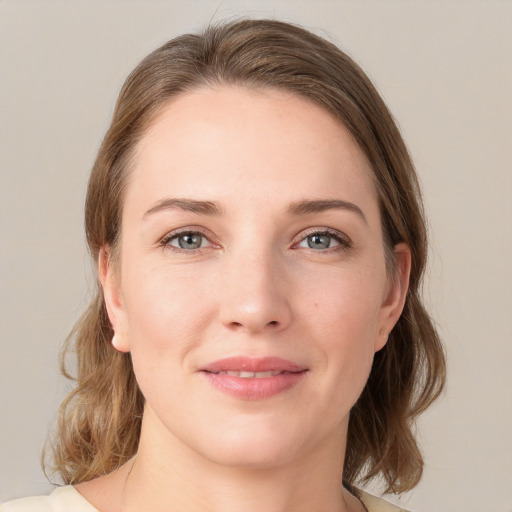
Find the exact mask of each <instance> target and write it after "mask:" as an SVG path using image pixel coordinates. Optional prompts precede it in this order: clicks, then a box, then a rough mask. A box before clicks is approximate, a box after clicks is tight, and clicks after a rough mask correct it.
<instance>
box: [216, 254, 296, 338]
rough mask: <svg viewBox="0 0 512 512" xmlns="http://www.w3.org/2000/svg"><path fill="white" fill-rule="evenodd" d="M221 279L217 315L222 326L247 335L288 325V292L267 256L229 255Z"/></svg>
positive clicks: (289, 312)
mask: <svg viewBox="0 0 512 512" xmlns="http://www.w3.org/2000/svg"><path fill="white" fill-rule="evenodd" d="M228 260H229V261H227V262H226V264H225V269H224V272H223V275H222V282H221V292H220V295H221V298H220V318H221V322H222V323H223V325H224V326H225V327H227V328H228V329H230V330H238V331H242V332H247V333H250V334H255V333H260V332H263V331H265V332H267V331H268V332H277V331H281V330H283V329H286V327H288V325H289V324H290V321H291V317H292V313H291V308H290V302H289V299H290V296H289V295H290V292H291V290H290V289H289V288H288V286H287V283H286V277H285V275H284V272H283V269H282V268H281V267H280V265H279V263H278V262H276V261H275V259H273V258H272V256H271V255H259V256H255V255H253V256H251V257H247V255H243V254H241V255H239V256H238V257H237V256H235V255H233V256H232V257H231V258H229V259H228Z"/></svg>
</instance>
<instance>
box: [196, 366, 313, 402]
mask: <svg viewBox="0 0 512 512" xmlns="http://www.w3.org/2000/svg"><path fill="white" fill-rule="evenodd" d="M307 372H308V369H307V368H306V367H304V366H301V365H299V364H297V363H294V362H292V361H289V360H286V359H281V358H277V357H265V358H249V357H232V358H227V359H221V360H218V361H214V362H213V363H210V364H208V365H206V366H204V367H202V368H201V369H200V373H201V374H203V375H204V377H206V380H207V381H208V382H209V383H210V384H211V385H212V386H213V387H214V388H215V389H217V390H219V391H222V392H223V393H226V394H228V395H230V396H234V397H236V398H239V399H243V400H263V399H266V398H270V397H272V396H275V395H278V394H280V393H283V392H285V391H287V390H290V389H291V388H293V387H295V386H296V385H297V384H299V383H300V382H301V381H302V380H303V378H304V377H305V376H306V374H307Z"/></svg>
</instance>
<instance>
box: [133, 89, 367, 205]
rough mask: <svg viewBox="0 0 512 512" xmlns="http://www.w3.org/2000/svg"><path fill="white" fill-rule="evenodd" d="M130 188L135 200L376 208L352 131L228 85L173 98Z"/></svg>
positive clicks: (269, 92) (305, 103)
mask: <svg viewBox="0 0 512 512" xmlns="http://www.w3.org/2000/svg"><path fill="white" fill-rule="evenodd" d="M130 181H131V185H130V186H129V187H128V193H127V201H128V200H129V197H130V195H137V196H138V198H139V199H142V200H144V199H147V200H148V201H149V200H150V199H153V200H154V199H155V198H154V197H152V196H154V195H155V194H157V195H158V194H162V195H165V194H172V196H174V197H180V196H183V197H191V196H194V197H196V196H197V198H199V199H214V200H218V201H223V200H230V199H232V198H233V196H236V197H237V198H238V199H239V200H242V199H244V200H249V201H253V202H259V203H260V204H262V205H263V204H268V201H269V200H271V199H277V198H279V199H281V200H282V201H283V202H284V201H287V200H289V201H293V200H297V199H303V198H312V199H315V198H319V197H321V198H326V197H331V196H332V197H337V196H340V195H341V196H344V197H338V198H341V199H343V198H347V195H348V196H354V197H353V198H357V197H360V196H367V197H372V198H373V199H374V200H375V202H376V192H375V187H374V186H373V181H372V170H371V167H370V165H369V163H368V161H367V159H366V158H365V156H364V154H363V153H362V151H361V149H360V148H359V147H358V145H357V144H356V143H355V141H354V139H353V138H352V136H351V135H350V133H349V132H348V131H347V129H346V128H345V127H344V126H343V125H342V124H341V123H339V122H338V121H336V120H335V119H334V118H333V117H332V116H331V115H330V114H329V113H327V112H326V111H325V110H324V109H322V108H321V107H319V106H318V105H316V104H315V103H313V102H312V101H309V100H307V99H304V98H301V97H299V96H297V95H294V94H292V93H288V92H283V91H278V90H273V89H263V90H261V89H258V90H254V89H248V88H242V87H231V86H222V87H219V88H216V89H211V88H204V89H199V90H194V91H192V92H188V93H185V94H183V95H181V96H179V97H178V98H176V99H173V100H172V101H170V102H169V103H168V104H166V105H165V106H164V107H163V108H162V110H161V111H160V113H159V114H158V115H157V116H156V117H155V118H154V119H153V121H152V123H151V124H150V126H149V127H148V128H147V130H146V133H145V134H144V136H143V137H142V139H141V140H140V142H139V144H138V146H137V148H136V151H135V155H134V168H133V173H132V176H131V179H130ZM299 196H300V197H299Z"/></svg>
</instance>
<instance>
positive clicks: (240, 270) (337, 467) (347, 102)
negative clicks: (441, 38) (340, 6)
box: [2, 20, 444, 512]
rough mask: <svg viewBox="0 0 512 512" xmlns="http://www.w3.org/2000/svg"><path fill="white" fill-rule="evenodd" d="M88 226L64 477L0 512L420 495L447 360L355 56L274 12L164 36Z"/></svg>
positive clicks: (342, 506) (58, 464)
mask: <svg viewBox="0 0 512 512" xmlns="http://www.w3.org/2000/svg"><path fill="white" fill-rule="evenodd" d="M86 230H87V239H88V243H89V247H90V249H91V252H92V255H93V258H94V260H95V261H96V263H97V269H98V277H99V279H98V284H99V286H98V293H97V295H96V297H95V299H94V301H93V302H92V303H91V305H90V307H89V309H88V310H87V312H86V313H85V314H84V316H83V318H82V319H81V320H80V322H79V323H78V325H77V326H76V327H75V329H74V332H73V333H72V336H70V340H72V341H73V343H74V344H75V349H76V352H77V355H78V375H77V385H76V388H75V389H74V391H73V392H72V393H71V395H70V396H69V397H68V398H67V400H66V401H65V402H64V403H63V405H62V409H61V416H60V429H59V432H58V435H57V437H56V440H55V444H54V446H53V455H54V461H53V464H54V468H55V469H56V470H57V471H58V472H59V473H60V475H61V476H62V479H63V480H64V482H65V483H66V484H68V485H67V486H66V487H63V488H60V489H58V490H56V491H55V492H54V493H53V494H52V495H51V496H50V497H47V498H41V497H39V498H27V499H24V500H18V501H15V502H11V503H7V504H4V505H3V506H2V511H3V512H9V511H16V510H61V509H66V510H72V511H77V512H80V511H84V512H85V511H94V510H99V511H101V512H111V511H121V510H122V511H123V512H129V511H132V510H151V511H156V512H157V511H160V510H165V511H178V510H187V511H192V512H193V511H195V510H201V511H203V510H211V511H217V510H219V511H220V510H222V511H229V510H237V511H238V510H240V509H242V508H243V509H244V510H252V509H256V508H257V509H258V510H260V509H263V510H266V511H287V510H294V511H311V510H315V511H316V510H322V511H329V512H330V511H333V512H334V511H336V512H349V511H350V512H361V511H364V510H368V511H381V510H398V509H397V508H396V507H393V506H392V505H390V504H388V503H387V502H385V501H384V500H382V499H378V498H374V497H372V496H370V495H368V494H366V493H364V492H363V491H361V490H359V489H358V488H357V487H356V486H355V485H356V484H357V483H359V482H362V483H364V482H365V481H368V480H370V479H372V478H373V477H375V476H378V475H381V476H382V477H383V478H384V480H385V481H386V483H387V491H388V492H395V493H400V492H403V491H406V490H408V489H411V488H413V487H414V486H415V485H416V484H417V482H418V481H419V479H420V477H421V472H422V466H423V461H422V457H421V455H420V452H419V450H418V447H417V444H416V441H415V439H414V436H413V434H412V432H411V426H412V423H413V421H414V420H415V418H416V417H417V416H418V414H419V413H421V412H422V411H423V410H424V409H425V408H426V407H427V406H428V405H429V404H430V403H431V402H432V401H433V400H434V399H435V398H436V397H437V396H438V395H439V393H440V391H441V389H442V386H443V382H444V357H443V352H442V348H441V345H440V342H439V339H438V336H437V333H436V331H435V329H434V327H433V325H432V323H431V321H430V319H429V316H428V314H427V313H426V311H425V309H424V308H423V305H422V303H421V300H420V296H419V287H420V284H421V278H422V274H423V270H424V267H425V258H426V252H427V247H426V236H425V224H424V219H423V211H422V207H421V198H420V192H419V188H418V183H417V179H416V175H415V172H414V169H413V166H412V163H411V161H410V158H409V156H408V153H407V150H406V148H405V145H404V143H403V141H402V139H401V137H400V134H399V132H398V130H397V127H396V125H395V124H394V122H393V120H392V117H391V115H390V114H389V112H388V110H387V108H386V107H385V105H384V103H383V101H382V100H381V98H380V97H379V96H378V94H377V92H376V91H375V89H374V87H373V86H372V85H371V83H370V81H369V80H368V78H367V77H366V76H365V75H364V73H363V72H362V71H361V70H360V69H359V68H358V66H357V65H356V64H355V63H354V62H353V61H351V60H350V59H349V58H348V57H347V56H346V55H345V54H343V53H342V52H341V51H340V50H338V49H337V48H336V47H334V46H333V45H332V44H330V43H328V42H326V41H325V40H323V39H321V38H319V37H317V36H315V35H313V34H311V33H309V32H307V31H305V30H303V29H301V28H298V27H295V26H292V25H288V24H285V23H281V22H277V21H266V20H253V21H239V22H234V23H228V24H223V25H219V26H216V27H211V28H209V29H207V30H206V31H205V33H204V34H202V35H199V36H196V35H184V36H181V37H179V38H177V39H174V40H172V41H170V42H168V43H167V44H165V45H164V46H162V47H161V48H159V49H158V50H156V51H155V52H153V53H152V54H151V55H149V56H148V57H147V58H146V59H144V60H143V61H142V62H141V64H140V65H139V66H138V67H137V68H136V69H135V70H134V71H133V73H132V74H131V75H130V76H129V77H128V79H127V81H126V83H125V85H124V87H123V89H122V91H121V93H120V97H119V99H118V103H117V106H116V110H115V112H114V116H113V120H112V123H111V126H110V128H109V130H108V132H107V134H106V136H105V139H104V141H103V144H102V146H101V148H100V151H99V154H98V157H97V160H96V162H95V165H94V168H93V170H92V174H91V179H90V182H89V189H88V195H87V201H86ZM342 482H343V485H342Z"/></svg>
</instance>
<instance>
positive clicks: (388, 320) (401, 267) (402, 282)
mask: <svg viewBox="0 0 512 512" xmlns="http://www.w3.org/2000/svg"><path fill="white" fill-rule="evenodd" d="M393 256H394V275H393V276H391V277H390V286H389V289H388V293H387V295H386V298H385V300H384V303H383V304H382V310H381V321H380V325H379V332H378V336H377V339H376V341H375V351H376V352H377V351H378V350H380V349H381V348H383V347H384V345H385V344H386V343H387V340H388V337H389V334H390V332H391V331H392V330H393V327H394V326H395V324H396V323H397V322H398V319H399V318H400V315H401V314H402V311H403V309H404V305H405V300H406V298H407V292H408V290H409V275H410V272H411V249H410V248H409V246H408V245H407V244H406V243H400V244H397V245H396V246H395V247H394V249H393Z"/></svg>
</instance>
